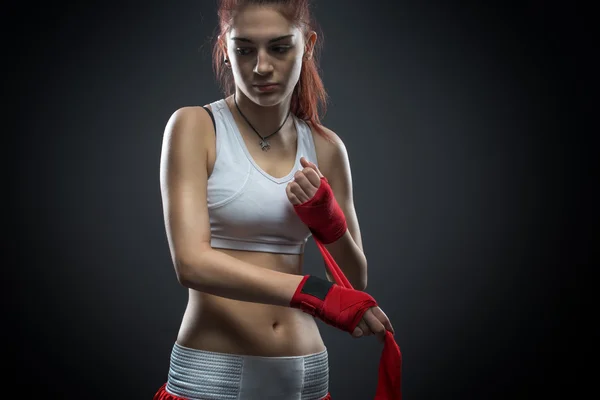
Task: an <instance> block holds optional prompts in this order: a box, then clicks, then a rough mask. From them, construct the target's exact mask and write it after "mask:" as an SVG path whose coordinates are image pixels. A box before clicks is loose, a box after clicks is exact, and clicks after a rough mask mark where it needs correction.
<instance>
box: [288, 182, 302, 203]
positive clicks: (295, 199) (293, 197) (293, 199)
mask: <svg viewBox="0 0 600 400" xmlns="http://www.w3.org/2000/svg"><path fill="white" fill-rule="evenodd" d="M291 183H293V182H291ZM291 183H290V184H289V185H287V186H286V188H285V193H286V194H287V197H288V200H289V201H290V203H292V204H293V205H295V206H296V205H299V204H302V202H301V201H300V199H298V197H296V195H295V194H294V193H292V185H291Z"/></svg>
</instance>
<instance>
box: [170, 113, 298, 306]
mask: <svg viewBox="0 0 600 400" xmlns="http://www.w3.org/2000/svg"><path fill="white" fill-rule="evenodd" d="M208 135H214V129H213V126H212V120H211V119H210V116H209V115H208V114H207V113H206V111H204V110H201V109H198V108H191V107H185V108H182V109H179V110H177V111H176V112H175V113H174V114H173V115H172V116H171V118H170V119H169V121H168V123H167V126H166V128H165V132H164V137H163V145H162V152H161V161H160V188H161V195H162V201H163V212H164V221H165V228H166V233H167V238H168V241H169V248H170V251H171V257H172V260H173V265H174V267H175V272H176V274H177V279H178V281H179V282H180V283H181V284H182V285H183V286H185V287H188V288H192V289H196V290H199V291H202V292H205V293H210V294H213V295H217V296H221V297H227V298H230V299H235V300H241V301H249V302H254V303H263V304H274V305H280V306H289V305H290V300H291V299H292V296H293V295H294V291H295V290H296V288H297V287H298V285H299V284H300V281H301V280H302V278H303V277H302V276H301V275H293V274H286V273H283V272H278V271H273V270H269V269H266V268H261V267H259V266H256V265H253V264H250V263H246V262H243V261H240V260H238V259H236V258H234V257H231V256H229V255H227V254H224V253H221V252H218V251H216V250H213V249H212V248H211V246H210V222H209V216H208V207H207V191H206V188H207V181H208V172H207V154H208V143H209V141H208V138H209V136H208Z"/></svg>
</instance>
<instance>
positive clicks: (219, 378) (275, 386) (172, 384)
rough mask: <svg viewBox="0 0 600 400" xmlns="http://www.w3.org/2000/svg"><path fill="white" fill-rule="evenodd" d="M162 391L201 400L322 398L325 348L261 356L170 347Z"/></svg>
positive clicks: (326, 386)
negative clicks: (288, 354) (294, 354)
mask: <svg viewBox="0 0 600 400" xmlns="http://www.w3.org/2000/svg"><path fill="white" fill-rule="evenodd" d="M166 390H167V392H169V393H171V394H173V395H175V396H179V397H185V398H189V399H203V400H205V399H206V400H211V399H222V400H226V399H231V400H237V399H243V400H258V399H270V398H272V399H297V400H317V399H322V398H324V397H325V396H327V393H328V390H329V362H328V354H327V349H325V350H323V351H320V352H318V353H313V354H307V355H302V356H286V357H261V356H251V355H236V354H229V353H220V352H212V351H206V350H197V349H192V348H188V347H185V346H182V345H180V344H179V343H177V342H175V344H174V345H173V349H172V352H171V360H170V368H169V374H168V380H167V385H166Z"/></svg>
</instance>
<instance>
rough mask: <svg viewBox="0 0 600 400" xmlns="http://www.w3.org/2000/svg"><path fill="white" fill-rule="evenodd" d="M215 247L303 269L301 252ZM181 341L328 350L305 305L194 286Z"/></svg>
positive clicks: (292, 351) (286, 352)
mask: <svg viewBox="0 0 600 400" xmlns="http://www.w3.org/2000/svg"><path fill="white" fill-rule="evenodd" d="M215 250H217V251H221V252H223V253H226V254H228V255H230V256H232V257H235V258H237V259H240V260H242V261H244V262H248V263H251V264H254V265H257V266H260V267H262V268H268V269H272V270H276V271H280V272H285V273H290V274H296V275H300V274H302V261H303V256H302V255H296V254H277V253H263V252H249V251H238V250H228V249H215ZM177 343H178V344H180V345H181V346H185V347H189V348H193V349H199V350H207V351H213V352H219V353H230V354H240V355H255V356H264V357H283V356H300V355H308V354H314V353H319V352H321V351H323V350H325V345H324V343H323V340H322V338H321V334H320V332H319V329H318V326H317V324H316V321H315V320H314V318H313V317H312V316H311V315H308V314H306V313H304V312H302V311H301V310H298V309H294V308H290V307H283V306H276V305H269V304H258V303H250V302H244V301H238V300H232V299H228V298H224V297H219V296H214V295H210V294H206V293H202V292H199V291H197V290H194V289H189V299H188V304H187V307H186V310H185V313H184V316H183V320H182V323H181V326H180V329H179V333H178V336H177Z"/></svg>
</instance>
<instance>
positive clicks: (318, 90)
mask: <svg viewBox="0 0 600 400" xmlns="http://www.w3.org/2000/svg"><path fill="white" fill-rule="evenodd" d="M253 4H256V5H274V6H278V7H279V8H280V11H281V13H282V14H283V15H284V16H285V17H286V18H287V19H288V20H289V21H291V22H292V23H293V24H295V25H296V26H298V27H299V28H300V29H301V30H302V32H303V33H304V35H305V36H304V38H305V39H306V38H307V36H306V35H307V34H308V33H309V32H310V31H317V32H319V27H318V25H317V23H316V22H315V20H314V18H313V17H312V15H311V12H310V4H309V0H219V9H218V14H217V15H218V18H219V35H218V37H217V40H216V41H215V43H214V46H213V69H214V72H215V75H216V77H217V80H218V82H219V84H220V86H221V90H222V91H223V92H224V93H225V95H226V96H229V95H231V94H232V93H233V91H234V89H235V82H234V80H233V75H232V73H231V70H230V69H229V68H226V67H225V66H224V65H223V59H224V58H225V46H224V45H223V42H224V40H225V37H226V34H227V32H228V31H229V29H231V21H232V20H233V16H234V13H235V12H236V11H237V10H238V9H240V8H241V7H243V6H246V5H253ZM318 36H319V37H321V36H322V35H321V34H319V35H318ZM321 46H322V44H321V40H317V42H316V43H315V48H314V49H313V53H312V57H311V58H310V59H308V60H307V59H306V58H304V57H303V58H302V71H301V72H300V78H299V80H298V83H297V84H296V87H294V91H293V92H292V100H291V111H292V113H294V115H296V116H297V117H298V118H300V119H302V120H304V121H306V122H307V123H308V124H309V125H310V126H312V127H313V128H314V129H315V131H317V132H318V133H319V134H321V135H322V136H323V137H325V138H326V139H327V140H330V141H331V140H332V139H331V138H330V137H329V135H328V134H327V132H326V131H325V130H324V129H323V126H322V125H321V117H322V116H323V115H325V112H326V110H327V99H328V96H327V92H326V91H325V86H324V85H323V81H322V80H321V77H320V75H319V67H318V56H319V53H320V50H321Z"/></svg>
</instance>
